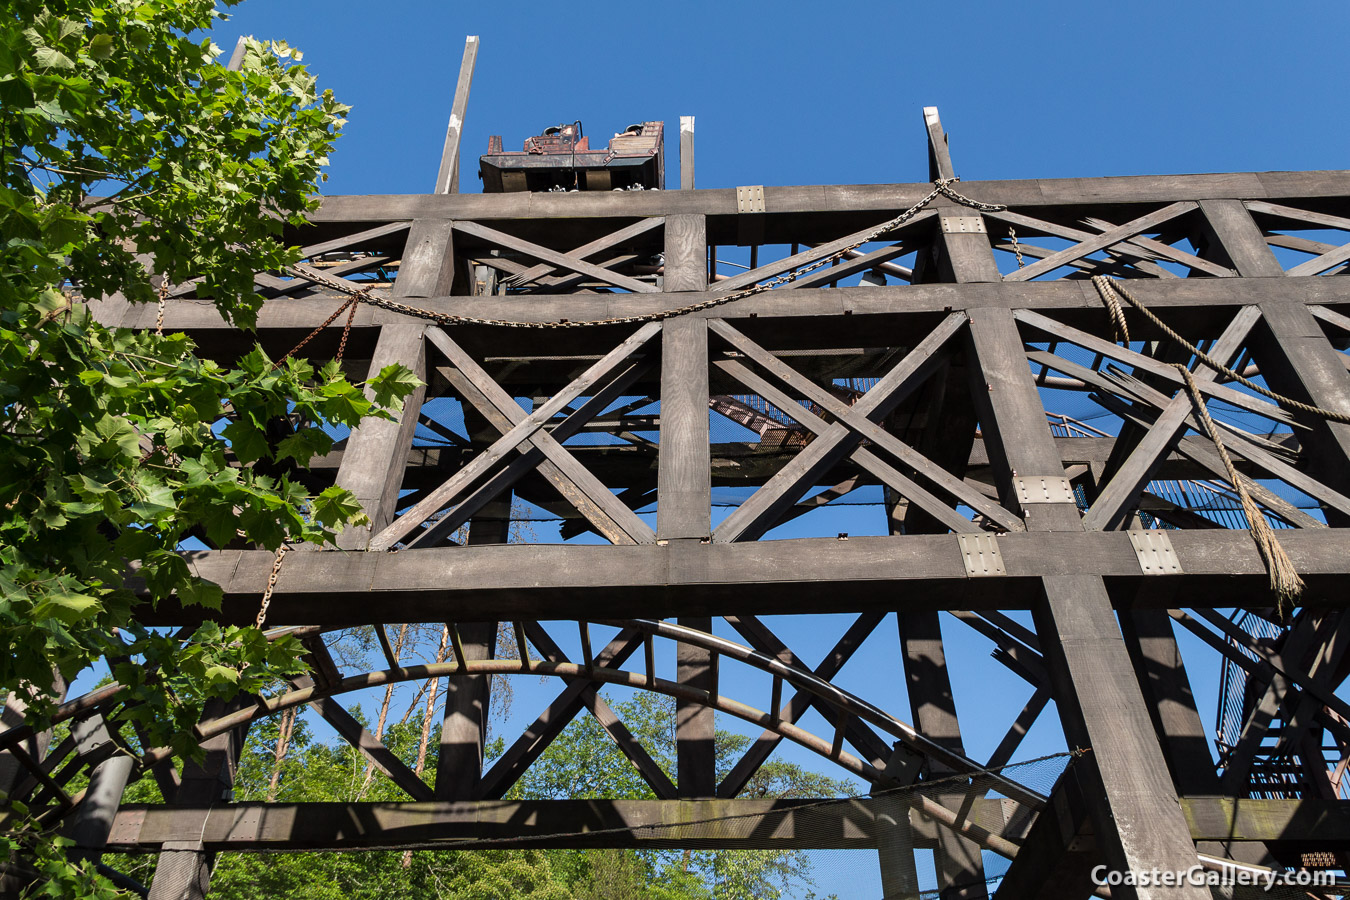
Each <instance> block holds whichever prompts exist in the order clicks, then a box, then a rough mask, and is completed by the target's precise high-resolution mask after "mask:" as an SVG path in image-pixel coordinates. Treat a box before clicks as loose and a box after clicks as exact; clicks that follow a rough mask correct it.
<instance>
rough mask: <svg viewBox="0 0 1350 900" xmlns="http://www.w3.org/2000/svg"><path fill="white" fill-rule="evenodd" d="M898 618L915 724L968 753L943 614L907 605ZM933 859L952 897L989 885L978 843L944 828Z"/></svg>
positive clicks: (941, 798)
mask: <svg viewBox="0 0 1350 900" xmlns="http://www.w3.org/2000/svg"><path fill="white" fill-rule="evenodd" d="M896 621H897V624H898V625H899V628H900V655H901V660H902V662H903V665H904V672H905V684H906V688H907V693H908V695H909V707H910V711H911V714H912V716H913V720H914V725H915V727H917V728H918V729H919V731H921V732H922V733H923V734H924V736H925V737H927V738H929V739H930V740H933V741H936V742H938V743H939V744H941V745H942V746H943V747H945V748H946V749H948V750H951V751H952V752H953V753H959V754H961V755H962V756H964V755H965V752H966V751H965V747H964V745H963V744H962V742H961V727H960V724H959V722H958V721H957V715H956V700H955V698H954V697H953V696H952V684H951V678H950V676H949V675H948V674H947V657H946V653H945V651H944V648H943V645H942V625H941V622H940V621H939V619H938V614H937V613H936V612H931V611H922V610H903V609H902V610H899V611H898V612H897V614H896ZM925 768H926V771H925V775H926V776H927V777H929V778H942V777H945V776H947V775H950V774H951V772H950V771H948V770H947V767H945V766H943V765H941V764H939V763H936V762H934V761H931V760H930V761H928V763H927V766H926V767H925ZM936 799H937V800H938V802H940V803H942V804H943V805H944V806H957V807H959V805H960V804H961V802H962V800H964V795H963V794H962V793H953V794H938V795H937V797H936ZM934 864H935V866H936V868H937V876H938V887H939V889H940V891H941V894H942V896H944V897H945V896H951V895H953V894H955V892H957V891H959V890H961V889H962V888H968V887H971V886H976V894H977V895H978V894H979V887H978V886H980V885H983V884H984V881H985V875H984V863H983V861H982V859H981V856H980V847H979V845H978V844H976V843H974V842H972V841H971V840H969V839H968V838H964V837H962V836H961V835H959V834H957V833H956V832H953V831H950V830H948V829H945V828H944V829H942V830H941V831H939V832H938V846H937V850H936V852H935V854H934Z"/></svg>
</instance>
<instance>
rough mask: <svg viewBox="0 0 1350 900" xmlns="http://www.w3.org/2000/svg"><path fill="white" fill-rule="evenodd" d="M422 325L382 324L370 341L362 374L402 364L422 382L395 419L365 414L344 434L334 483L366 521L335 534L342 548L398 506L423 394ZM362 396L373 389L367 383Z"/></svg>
mask: <svg viewBox="0 0 1350 900" xmlns="http://www.w3.org/2000/svg"><path fill="white" fill-rule="evenodd" d="M425 331H426V328H425V326H422V325H385V326H383V327H382V328H381V329H380V337H379V339H378V340H377V341H376V343H375V352H374V354H373V356H372V358H371V361H370V370H369V375H368V376H367V380H369V379H371V378H374V377H375V376H376V375H378V374H379V373H380V372H381V371H383V370H384V367H385V366H389V365H394V364H401V365H404V366H407V367H408V368H409V369H411V370H412V373H413V375H415V376H417V378H418V379H419V380H420V381H421V382H422V384H421V385H420V386H419V387H418V388H417V389H416V390H414V391H413V392H412V393H411V394H409V395H408V396H407V398H405V399H404V401H403V408H402V409H401V410H399V412H398V415H397V417H396V418H395V419H393V420H392V421H391V420H388V419H366V420H365V421H363V422H362V423H361V424H360V425H359V426H357V428H356V429H355V430H354V431H353V432H352V433H351V434H350V435H349V436H348V438H347V445H346V448H345V449H344V450H343V452H342V466H341V467H340V468H339V469H338V473H337V479H336V483H337V484H338V485H339V486H340V487H345V488H347V489H348V490H349V491H351V492H352V493H353V494H355V495H356V499H357V500H358V501H360V503H361V508H362V509H364V510H365V512H366V516H367V517H369V519H370V524H368V525H359V526H356V527H353V528H349V529H347V530H345V531H343V532H342V533H341V534H340V535H338V539H337V540H338V546H339V547H341V548H342V549H344V550H361V549H365V548H366V546H367V545H368V544H369V543H370V536H371V535H372V534H375V533H378V532H380V531H382V530H384V529H385V528H386V527H388V525H389V523H390V522H392V521H393V519H394V513H395V512H396V511H397V509H398V495H399V489H400V488H401V487H402V486H403V475H404V469H405V468H406V466H407V462H408V453H409V451H410V450H411V449H412V444H413V434H414V433H415V431H416V429H417V419H418V415H419V414H420V412H421V409H422V402H423V400H424V399H425V397H426V381H427V365H426V362H427V358H426V347H425V341H424V340H423V334H424V332H425ZM366 395H367V397H373V396H374V394H373V392H372V391H371V390H370V389H369V388H367V389H366Z"/></svg>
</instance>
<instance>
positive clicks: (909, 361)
mask: <svg viewBox="0 0 1350 900" xmlns="http://www.w3.org/2000/svg"><path fill="white" fill-rule="evenodd" d="M964 324H965V316H964V315H963V314H961V313H952V314H951V315H950V316H948V317H947V318H946V319H944V320H943V321H942V322H941V323H940V324H939V325H938V326H937V328H935V329H934V330H933V331H932V332H931V333H930V334H929V335H928V336H927V337H925V338H924V339H923V340H921V341H920V342H919V343H918V344H917V345H916V346H915V347H914V349H913V350H911V351H910V352H909V354H907V355H906V356H905V357H904V358H903V359H902V360H900V361H899V362H898V363H897V364H896V365H895V366H894V367H893V368H892V369H891V371H890V372H888V373H887V374H886V375H885V376H883V377H882V378H881V379H879V380H878V381H877V383H876V384H875V385H874V386H873V387H872V388H871V389H870V390H869V391H867V393H866V394H864V395H863V396H862V397H861V398H860V399H859V400H858V402H857V403H855V404H853V405H851V406H850V405H849V404H848V403H845V402H844V401H843V400H840V399H839V398H838V397H836V396H834V394H832V393H830V392H829V391H828V390H826V389H825V388H823V387H821V386H820V385H818V384H815V383H814V382H813V381H811V380H810V379H809V378H807V377H805V376H804V375H802V374H800V373H799V372H797V371H795V370H794V369H792V368H791V367H790V366H788V365H786V364H785V363H783V362H782V361H781V360H779V359H778V358H777V357H775V356H774V355H773V354H771V353H769V352H768V351H767V350H765V349H764V348H762V347H760V346H759V345H758V344H756V343H755V342H753V341H751V340H750V339H749V338H747V337H745V335H743V334H741V333H740V332H739V331H737V330H736V329H735V328H733V327H732V326H731V325H730V324H729V323H727V322H726V321H723V320H719V319H713V320H711V321H710V322H709V328H710V329H711V330H712V331H713V332H714V333H715V334H717V335H718V336H720V337H721V338H723V339H724V340H726V341H727V343H728V344H730V345H731V346H732V347H733V348H734V349H735V350H737V351H739V352H740V353H741V354H743V355H744V356H746V357H747V358H748V359H750V360H751V361H753V362H755V363H756V364H758V365H759V366H760V367H762V368H763V369H764V370H766V371H767V372H768V373H769V374H770V375H771V376H772V377H773V378H775V379H776V380H778V381H780V382H782V383H783V384H785V385H786V386H787V387H788V388H790V389H791V390H793V391H795V392H796V393H797V394H799V395H800V396H802V397H804V398H805V399H807V400H810V401H811V402H813V403H815V404H816V405H817V406H819V407H820V408H821V409H823V410H825V411H826V412H827V413H829V414H830V415H831V416H832V417H833V418H834V420H835V421H833V422H829V423H827V422H825V421H824V420H823V419H821V418H820V417H819V416H817V415H815V414H814V413H812V412H810V411H809V410H807V409H806V408H805V407H803V406H802V405H801V404H800V403H798V402H796V401H795V400H793V399H792V398H791V397H789V396H788V395H787V394H786V393H784V392H783V391H782V390H780V389H779V388H777V387H776V386H775V385H774V384H772V383H771V382H769V381H768V380H767V379H765V378H761V377H760V376H758V375H756V374H755V373H754V372H752V371H751V370H750V369H749V368H748V367H747V366H745V365H744V364H742V363H740V362H738V361H737V360H734V359H724V360H718V361H716V362H715V363H714V365H716V366H717V367H718V368H720V369H721V370H722V371H723V372H725V373H727V374H728V375H730V376H731V377H733V378H735V379H736V380H737V381H739V382H741V383H742V384H744V385H745V386H746V387H747V388H749V389H750V390H751V391H752V392H754V393H757V394H759V395H761V396H763V397H764V398H765V399H766V400H768V401H769V402H770V403H772V404H774V405H775V406H777V407H778V408H779V409H781V410H782V411H783V412H785V413H787V414H788V415H789V416H791V417H792V418H793V419H795V420H796V421H798V422H800V423H801V424H802V425H803V426H805V427H806V428H807V429H809V430H810V431H811V432H812V433H814V434H815V435H816V438H815V440H813V441H812V442H811V443H809V444H807V445H806V447H805V448H803V449H802V451H801V452H800V453H798V454H797V455H796V456H795V457H794V458H793V459H792V461H791V462H789V463H788V464H787V465H786V466H784V467H783V468H782V469H781V470H780V471H778V472H777V473H776V474H775V475H774V476H773V477H772V478H770V479H769V480H768V481H767V482H766V483H765V484H764V486H763V487H761V488H760V489H759V490H757V491H756V492H755V493H754V494H752V495H751V496H750V498H749V499H748V500H747V501H746V502H745V503H743V504H741V506H740V507H738V508H737V509H736V510H735V512H733V513H732V514H731V515H730V516H728V517H727V518H726V519H725V520H724V521H723V522H722V524H721V525H719V526H718V527H717V529H716V530H714V532H713V540H714V541H719V542H731V541H745V540H755V539H757V538H759V537H760V536H762V535H763V534H764V532H766V531H768V530H769V529H770V528H772V527H773V526H774V525H775V524H776V523H777V522H778V521H779V519H780V517H781V516H782V514H783V513H784V512H786V511H787V510H788V509H789V508H790V507H792V506H793V505H794V504H795V503H796V502H797V500H798V499H799V498H800V497H801V496H802V495H803V494H804V493H806V491H808V490H809V489H810V488H811V487H812V486H813V485H814V483H815V481H816V479H817V477H818V476H819V475H820V474H821V473H823V472H826V471H828V470H829V469H830V468H832V467H833V466H834V465H835V464H837V463H838V462H839V461H841V460H843V459H844V458H849V459H851V460H852V461H853V462H855V463H857V464H858V465H859V466H860V467H861V468H863V469H866V470H867V471H868V472H870V473H871V474H873V475H875V476H876V477H877V478H878V479H879V480H880V481H881V482H882V483H884V484H886V485H888V486H889V487H891V488H892V489H894V490H895V491H897V492H898V493H900V494H901V495H902V496H904V497H906V498H907V499H908V500H909V501H910V502H911V503H914V504H916V505H918V506H920V507H922V508H923V509H924V510H926V511H928V512H929V513H931V514H932V515H933V516H934V517H935V518H937V519H938V520H939V521H941V522H943V523H944V524H945V525H947V526H948V527H949V528H951V529H952V530H953V531H957V532H976V531H979V530H980V528H979V527H978V526H977V525H975V523H973V522H972V521H970V520H969V519H967V518H966V517H965V516H962V515H961V514H960V513H958V512H956V510H955V509H954V508H953V507H951V506H949V505H948V504H947V503H946V502H944V500H942V499H941V498H939V497H938V496H937V495H935V494H934V493H932V492H931V491H929V490H928V489H927V488H925V487H923V486H921V485H920V484H918V483H917V482H916V481H915V480H914V479H912V478H910V477H908V476H906V475H904V474H903V473H901V472H900V471H899V470H898V469H896V468H895V467H894V466H892V465H891V464H890V463H888V462H886V461H885V460H883V459H881V458H880V457H879V456H877V455H876V454H875V453H873V452H872V451H871V450H870V449H868V448H866V447H863V446H861V444H862V442H863V441H864V440H867V441H870V442H871V444H872V445H873V446H874V447H876V448H878V449H880V450H882V451H884V452H886V453H887V454H889V455H891V456H893V457H894V458H895V459H897V460H898V461H899V462H900V463H901V464H902V465H904V466H907V467H909V468H911V469H913V470H914V471H915V472H916V473H917V474H918V475H919V477H921V478H923V479H924V481H926V482H927V483H929V484H931V485H933V486H934V487H935V488H936V489H937V490H939V491H941V492H942V493H943V494H944V495H946V496H949V497H952V498H954V499H955V500H956V501H957V502H958V503H964V504H966V505H967V506H969V507H970V508H971V509H974V510H975V511H977V512H979V513H980V514H982V515H984V516H985V517H986V518H988V519H989V520H990V521H991V522H993V523H995V524H996V525H998V526H999V527H1001V528H1003V529H1004V530H1007V531H1021V530H1023V526H1022V523H1021V521H1020V520H1019V519H1018V518H1017V517H1016V516H1015V515H1013V514H1012V513H1010V512H1008V511H1007V510H1005V509H1003V508H1002V507H1001V506H999V505H998V504H996V503H993V502H992V501H990V500H989V499H987V498H986V497H984V496H983V495H982V494H980V493H979V492H978V491H976V490H974V489H972V488H970V487H969V486H968V485H966V484H965V482H964V481H962V480H961V479H959V478H957V477H956V476H954V475H952V474H951V473H949V472H947V471H946V470H945V469H943V468H942V467H941V466H938V465H936V464H935V463H933V462H932V461H931V460H929V459H927V458H926V457H925V456H923V455H922V454H921V453H919V452H918V451H916V450H914V449H913V448H912V447H910V446H909V445H908V444H906V443H904V442H903V441H901V440H900V439H899V438H898V437H896V436H895V435H893V434H891V433H890V432H888V431H886V430H885V429H884V428H883V427H881V426H880V425H879V424H877V422H878V420H880V419H882V418H884V417H885V416H886V415H887V414H888V413H889V412H891V410H893V409H894V408H895V407H896V406H897V405H899V404H900V403H901V402H902V401H903V400H904V399H905V398H906V397H907V396H908V395H909V394H910V393H912V392H913V391H914V390H915V389H916V388H917V387H918V386H919V385H920V384H922V383H923V381H924V380H925V379H926V378H927V377H928V376H930V375H931V374H933V372H934V371H935V370H936V369H937V368H938V366H939V365H940V363H941V360H942V352H943V350H944V348H945V346H946V344H947V342H948V341H949V340H950V339H951V338H952V337H953V336H955V335H956V334H957V333H959V332H960V330H961V329H962V328H963V327H964Z"/></svg>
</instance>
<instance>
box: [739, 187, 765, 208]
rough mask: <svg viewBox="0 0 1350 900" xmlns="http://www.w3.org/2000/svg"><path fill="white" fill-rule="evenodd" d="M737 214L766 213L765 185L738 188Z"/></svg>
mask: <svg viewBox="0 0 1350 900" xmlns="http://www.w3.org/2000/svg"><path fill="white" fill-rule="evenodd" d="M736 212H738V213H762V212H764V185H762V184H752V185H748V186H746V187H738V188H736Z"/></svg>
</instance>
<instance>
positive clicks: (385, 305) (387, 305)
mask: <svg viewBox="0 0 1350 900" xmlns="http://www.w3.org/2000/svg"><path fill="white" fill-rule="evenodd" d="M960 180H961V179H960V178H939V179H938V180H937V181H935V182H933V189H932V190H931V191H929V192H928V194H927V195H926V196H925V197H924V198H923V199H922V200H920V201H919V202H918V203H916V204H914V205H913V206H911V207H909V208H908V209H906V210H905V211H904V212H902V213H900V214H899V215H897V216H895V217H894V218H892V219H889V220H888V221H886V222H883V223H882V224H881V225H878V226H877V227H876V228H874V229H872V230H871V231H869V232H868V233H867V234H866V235H865V236H863V237H862V238H860V239H858V240H856V241H854V242H853V243H851V244H849V245H848V246H847V247H842V248H840V249H839V250H836V251H834V252H833V253H831V254H829V255H828V256H824V257H822V258H821V259H818V260H816V261H815V262H813V263H811V264H810V265H807V266H801V267H798V268H795V269H793V270H792V271H790V272H786V273H784V274H781V275H779V276H778V277H776V278H774V279H772V280H770V281H764V282H760V283H759V284H755V285H751V286H750V287H747V288H742V289H741V290H739V291H732V292H731V293H729V294H726V295H725V296H720V297H710V298H708V299H707V300H702V301H699V302H698V303H690V304H689V305H687V306H678V307H675V308H673V309H665V310H661V311H659V312H654V313H641V314H638V315H631V316H611V317H609V318H605V319H588V320H585V321H575V322H574V321H569V320H562V321H558V322H522V321H518V320H514V319H489V318H483V317H479V316H465V315H459V314H455V313H441V312H434V311H432V310H429V309H421V308H419V307H416V306H409V305H408V304H406V303H399V302H397V301H396V300H391V299H389V298H388V297H387V296H385V295H384V294H381V293H377V292H375V291H374V290H373V289H372V288H369V287H364V288H361V287H356V286H355V285H353V284H352V283H351V282H349V281H346V280H345V279H341V278H334V277H332V276H330V275H326V274H325V273H323V272H320V271H319V270H317V269H314V268H311V267H310V266H306V265H304V264H302V263H296V264H295V265H292V266H287V267H286V271H288V272H290V273H291V274H292V275H295V276H297V277H299V278H304V279H305V280H307V281H312V282H314V283H315V284H319V285H322V286H324V287H327V288H330V289H332V290H336V291H341V292H342V293H344V294H347V295H349V296H350V297H351V298H352V300H350V301H348V303H351V302H353V301H355V302H357V303H369V304H370V305H371V306H377V307H379V308H380V309H386V310H389V311H390V312H396V313H399V314H401V315H405V316H411V317H413V318H417V319H424V320H426V321H429V322H435V323H436V324H438V325H452V324H458V325H492V326H499V327H503V328H586V327H590V326H594V325H631V324H639V323H643V322H659V321H662V320H665V319H674V318H678V317H680V316H686V315H689V314H690V313H696V312H702V311H703V310H706V309H712V308H714V307H717V306H723V305H725V304H727V303H735V302H736V301H738V300H744V299H746V298H747V297H753V296H755V295H756V294H762V293H765V292H767V291H771V290H773V289H774V288H777V287H779V286H781V285H784V284H788V283H790V282H792V281H795V280H796V279H798V278H800V277H801V276H803V275H805V274H807V273H808V272H813V271H815V270H816V269H819V268H821V267H823V266H827V265H830V264H831V263H833V262H834V261H835V260H837V259H842V258H843V257H844V256H845V255H846V254H848V253H849V252H850V251H853V250H856V249H858V248H859V247H861V246H862V245H863V244H866V243H868V242H870V241H874V240H876V239H877V238H879V237H881V236H882V235H884V234H886V233H888V232H890V231H894V230H895V229H896V228H899V227H900V226H901V225H903V224H905V223H906V222H908V221H909V220H910V219H912V218H914V217H915V216H916V215H918V214H919V212H921V211H922V210H923V209H924V208H925V207H926V206H928V204H930V203H932V202H933V201H934V200H935V199H937V198H938V196H943V197H946V198H947V199H949V200H951V201H953V202H954V203H959V204H960V205H962V206H966V207H969V208H970V209H974V210H977V211H980V212H998V211H1001V210H1004V209H1007V207H1006V206H1003V205H1002V204H997V203H982V202H980V201H978V200H973V199H971V198H970V197H967V196H965V195H964V194H962V193H960V192H958V191H957V190H956V189H954V188H953V187H952V185H953V184H955V183H956V182H958V181H960ZM346 308H347V305H346V304H344V305H343V306H342V307H341V308H339V309H338V311H337V312H335V313H334V314H333V315H332V316H330V317H329V319H328V321H326V322H325V323H324V324H323V325H320V326H319V328H318V329H316V330H315V333H317V332H318V331H321V330H322V329H324V328H326V327H327V326H328V325H330V324H332V322H333V321H334V320H335V319H336V318H337V317H338V316H339V315H341V314H342V312H343V310H345V309H346ZM313 336H314V335H313V334H311V335H310V338H312V337H313ZM308 341H309V338H306V339H305V341H302V342H301V344H300V346H298V347H296V348H295V350H292V351H291V353H295V352H296V350H299V349H300V347H302V346H304V344H305V343H306V342H308ZM289 355H290V354H287V356H289ZM282 359H285V357H282Z"/></svg>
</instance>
